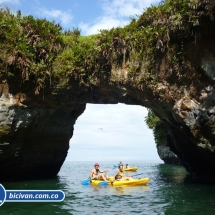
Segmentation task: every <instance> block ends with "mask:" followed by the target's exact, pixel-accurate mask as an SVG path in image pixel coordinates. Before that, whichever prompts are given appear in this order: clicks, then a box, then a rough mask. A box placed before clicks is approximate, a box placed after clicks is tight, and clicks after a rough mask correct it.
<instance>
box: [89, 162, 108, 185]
mask: <svg viewBox="0 0 215 215" xmlns="http://www.w3.org/2000/svg"><path fill="white" fill-rule="evenodd" d="M107 172H109V170H105V171H104V170H100V169H99V164H98V163H95V165H94V168H93V169H92V170H91V172H90V176H89V177H90V178H91V179H94V180H104V181H107V180H108V178H109V177H108V175H107V174H106V173H107ZM99 173H101V174H99Z"/></svg>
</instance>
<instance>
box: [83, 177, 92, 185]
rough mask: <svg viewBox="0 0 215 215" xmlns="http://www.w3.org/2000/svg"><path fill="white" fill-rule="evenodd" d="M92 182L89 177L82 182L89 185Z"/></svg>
mask: <svg viewBox="0 0 215 215" xmlns="http://www.w3.org/2000/svg"><path fill="white" fill-rule="evenodd" d="M89 183H90V178H87V179H85V180H83V181H82V182H81V184H82V185H88V184H89Z"/></svg>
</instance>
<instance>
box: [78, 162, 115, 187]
mask: <svg viewBox="0 0 215 215" xmlns="http://www.w3.org/2000/svg"><path fill="white" fill-rule="evenodd" d="M116 168H117V166H116V165H114V166H113V168H112V170H114V169H116ZM90 181H91V178H87V179H85V180H83V181H81V184H82V185H88V184H89V183H90ZM104 182H105V181H104Z"/></svg>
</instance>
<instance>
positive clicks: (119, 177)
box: [112, 164, 133, 183]
mask: <svg viewBox="0 0 215 215" xmlns="http://www.w3.org/2000/svg"><path fill="white" fill-rule="evenodd" d="M131 179H133V178H132V177H130V176H124V171H123V164H120V165H119V169H118V170H117V172H116V174H115V175H114V176H113V180H112V183H113V182H114V181H115V180H117V181H122V180H131Z"/></svg>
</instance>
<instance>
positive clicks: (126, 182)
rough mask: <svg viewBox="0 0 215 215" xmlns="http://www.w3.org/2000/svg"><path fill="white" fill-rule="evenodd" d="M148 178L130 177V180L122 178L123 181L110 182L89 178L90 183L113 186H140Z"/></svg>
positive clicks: (144, 183)
mask: <svg viewBox="0 0 215 215" xmlns="http://www.w3.org/2000/svg"><path fill="white" fill-rule="evenodd" d="M149 180H150V179H149V178H138V179H131V180H123V181H114V182H113V183H111V182H110V181H108V182H105V181H102V180H91V183H92V184H94V185H104V184H107V185H113V186H140V185H146V184H147V183H148V182H149Z"/></svg>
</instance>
